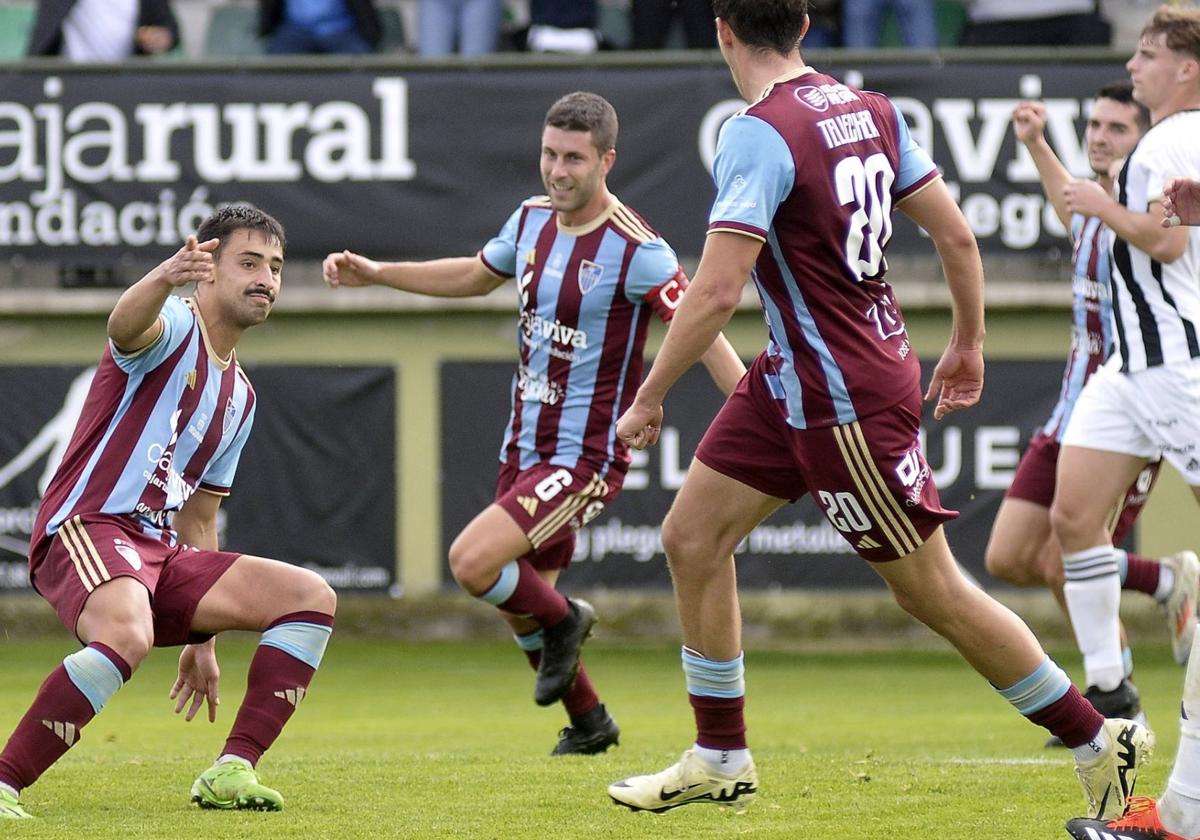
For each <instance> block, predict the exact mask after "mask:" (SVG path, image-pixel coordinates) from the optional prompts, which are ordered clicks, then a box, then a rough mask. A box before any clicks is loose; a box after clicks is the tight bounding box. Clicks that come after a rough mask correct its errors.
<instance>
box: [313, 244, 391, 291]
mask: <svg viewBox="0 0 1200 840" xmlns="http://www.w3.org/2000/svg"><path fill="white" fill-rule="evenodd" d="M321 274H322V275H323V276H324V278H325V282H326V283H328V284H329V285H330V286H332V287H334V288H336V287H338V286H370V285H371V284H372V283H374V282H375V278H377V277H378V276H379V263H377V262H375V260H372V259H368V258H366V257H364V256H362V255H361V254H356V253H354V252H353V251H339V252H335V253H332V254H330V255H329V256H327V257H326V258H325V261H324V262H323V263H322V264H321Z"/></svg>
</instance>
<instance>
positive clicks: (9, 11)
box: [0, 3, 34, 61]
mask: <svg viewBox="0 0 1200 840" xmlns="http://www.w3.org/2000/svg"><path fill="white" fill-rule="evenodd" d="M33 17H34V5H33V3H15V4H0V61H16V60H18V59H21V58H24V57H25V50H26V48H27V47H28V46H29V30H31V29H32V28H33Z"/></svg>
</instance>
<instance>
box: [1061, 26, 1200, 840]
mask: <svg viewBox="0 0 1200 840" xmlns="http://www.w3.org/2000/svg"><path fill="white" fill-rule="evenodd" d="M1126 67H1127V68H1128V70H1129V72H1130V76H1131V78H1132V81H1133V87H1134V97H1135V98H1136V99H1137V100H1138V101H1139V102H1141V103H1142V104H1144V105H1145V106H1146V107H1147V108H1148V109H1149V110H1150V119H1151V128H1150V130H1149V131H1148V132H1147V133H1146V135H1145V137H1144V138H1143V139H1142V141H1141V142H1140V143H1139V144H1138V146H1137V148H1135V149H1134V151H1133V153H1132V154H1131V155H1130V157H1129V160H1128V161H1127V162H1126V164H1125V166H1124V167H1123V168H1122V170H1121V172H1120V175H1119V176H1118V178H1117V188H1116V193H1117V194H1116V197H1115V198H1114V197H1113V196H1110V195H1108V194H1106V193H1105V192H1104V191H1103V190H1100V189H1099V188H1097V187H1095V185H1092V184H1088V183H1084V182H1075V183H1073V184H1070V185H1068V187H1067V188H1066V192H1065V197H1066V200H1067V203H1068V206H1069V207H1070V208H1071V209H1072V210H1074V211H1076V212H1080V213H1084V214H1086V215H1093V216H1098V217H1100V218H1101V219H1102V220H1103V221H1104V223H1105V224H1106V225H1108V227H1109V228H1110V229H1111V230H1112V231H1113V233H1114V239H1113V244H1112V259H1113V272H1112V296H1113V304H1114V314H1113V320H1114V327H1115V332H1116V337H1117V342H1116V350H1115V351H1114V353H1113V356H1112V357H1111V358H1110V359H1109V360H1108V362H1106V363H1105V365H1104V367H1103V368H1101V369H1100V370H1099V371H1098V372H1097V373H1096V374H1095V375H1094V376H1093V377H1092V378H1091V379H1090V380H1089V381H1088V384H1087V386H1085V388H1084V390H1083V393H1082V394H1081V395H1080V398H1079V402H1078V403H1077V405H1076V408H1075V412H1074V414H1073V415H1072V417H1071V421H1070V424H1069V425H1068V427H1067V432H1066V435H1065V437H1064V439H1063V449H1062V453H1061V454H1060V456H1059V463H1058V489H1057V493H1056V496H1055V499H1054V503H1053V506H1052V508H1051V518H1052V521H1053V523H1054V530H1055V534H1056V535H1057V537H1058V540H1059V543H1060V545H1061V546H1062V550H1063V563H1064V570H1065V577H1066V584H1065V586H1064V593H1065V594H1066V598H1067V606H1068V609H1069V611H1070V613H1071V621H1072V624H1073V625H1074V627H1075V635H1076V639H1077V640H1078V642H1079V646H1080V649H1081V651H1082V652H1083V656H1084V668H1085V671H1086V672H1087V682H1088V683H1089V685H1092V686H1096V687H1097V688H1098V689H1099V690H1101V691H1115V690H1119V689H1120V687H1121V683H1122V668H1121V652H1120V644H1119V641H1118V630H1117V627H1118V620H1117V611H1118V608H1119V604H1120V584H1119V580H1118V576H1117V562H1116V559H1115V557H1114V555H1113V549H1112V547H1111V545H1109V544H1108V543H1107V542H1106V532H1105V530H1104V525H1105V520H1106V516H1107V514H1108V512H1109V510H1110V509H1111V507H1112V505H1113V504H1114V503H1115V502H1116V501H1117V500H1118V499H1119V497H1120V494H1121V493H1122V492H1123V491H1124V488H1125V487H1127V486H1128V483H1129V482H1130V481H1131V480H1132V479H1133V477H1134V476H1136V475H1137V473H1138V471H1139V470H1141V469H1142V468H1143V467H1144V466H1145V465H1146V464H1147V463H1148V462H1149V461H1150V460H1152V459H1153V458H1155V457H1159V456H1161V457H1163V458H1164V459H1165V460H1167V461H1168V462H1169V463H1170V464H1171V465H1172V466H1174V467H1175V468H1176V469H1177V470H1179V472H1180V473H1181V474H1182V475H1183V477H1184V480H1185V481H1187V483H1188V484H1189V485H1190V486H1191V488H1192V492H1193V493H1194V494H1195V495H1196V496H1197V499H1198V500H1200V229H1198V228H1191V227H1184V226H1181V225H1179V224H1170V220H1169V219H1168V215H1169V214H1168V213H1167V212H1166V210H1165V209H1164V207H1163V206H1162V204H1161V201H1160V200H1161V198H1162V197H1163V193H1164V188H1165V187H1166V185H1167V184H1168V183H1169V182H1170V181H1171V180H1172V179H1173V178H1174V177H1185V178H1190V179H1200V144H1198V143H1197V137H1200V10H1197V9H1184V8H1170V7H1166V6H1163V7H1160V8H1159V9H1158V11H1156V12H1155V14H1154V16H1153V17H1152V18H1151V20H1150V22H1149V23H1148V24H1147V26H1146V27H1145V29H1143V31H1142V36H1141V40H1140V42H1139V44H1138V48H1137V52H1136V53H1135V54H1134V56H1133V58H1132V59H1130V61H1129V63H1128V64H1127V65H1126ZM1164 220H1167V222H1168V223H1167V224H1165V225H1164ZM1194 649H1195V647H1194V645H1193V650H1194ZM1192 659H1193V660H1194V659H1195V656H1193V657H1192ZM1196 670H1197V663H1196V662H1194V661H1193V662H1192V663H1191V666H1190V668H1189V685H1191V684H1192V683H1195V682H1197V679H1196V675H1194V674H1192V673H1191V672H1192V671H1196ZM1196 699H1200V698H1196ZM1184 705H1185V708H1186V707H1187V706H1188V698H1187V696H1186V695H1185V703H1184ZM1144 804H1145V803H1142V804H1141V805H1139V808H1138V809H1135V810H1136V813H1133V812H1131V814H1130V815H1129V820H1130V821H1131V822H1133V823H1136V825H1121V826H1119V827H1120V829H1121V831H1122V833H1123V834H1128V835H1129V836H1131V837H1134V836H1136V837H1142V836H1145V837H1150V836H1155V837H1160V836H1161V837H1168V838H1190V837H1196V836H1198V835H1200V727H1197V726H1195V724H1194V717H1193V719H1192V720H1188V719H1186V718H1185V720H1184V722H1183V727H1182V739H1181V743H1180V760H1179V762H1177V764H1176V768H1175V771H1174V772H1173V774H1172V776H1171V781H1170V783H1169V785H1168V794H1167V796H1166V797H1165V798H1164V802H1163V807H1162V815H1161V816H1162V818H1164V819H1166V820H1167V822H1169V823H1170V829H1169V831H1170V832H1174V833H1162V834H1153V835H1152V834H1132V833H1130V832H1131V830H1132V829H1135V828H1137V829H1140V828H1142V827H1143V824H1145V825H1146V826H1152V823H1153V822H1157V821H1158V820H1159V818H1160V817H1159V812H1158V810H1156V809H1154V808H1148V807H1143V805H1144ZM1152 827H1153V828H1154V830H1158V828H1160V827H1161V826H1152ZM1147 830H1149V829H1147ZM1165 831H1167V830H1166V829H1164V832H1165ZM1075 836H1086V835H1078V834H1077V835H1075Z"/></svg>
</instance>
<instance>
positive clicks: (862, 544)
mask: <svg viewBox="0 0 1200 840" xmlns="http://www.w3.org/2000/svg"><path fill="white" fill-rule="evenodd" d="M854 547H855V548H857V549H858V550H859V551H866V550H867V549H870V548H880V547H881V546H880V545H879V543H877V542H875V540H873V539H871V537H870V536H866V537H863V538H862V539H861V540H859V541H858V542H856V543H855V544H854Z"/></svg>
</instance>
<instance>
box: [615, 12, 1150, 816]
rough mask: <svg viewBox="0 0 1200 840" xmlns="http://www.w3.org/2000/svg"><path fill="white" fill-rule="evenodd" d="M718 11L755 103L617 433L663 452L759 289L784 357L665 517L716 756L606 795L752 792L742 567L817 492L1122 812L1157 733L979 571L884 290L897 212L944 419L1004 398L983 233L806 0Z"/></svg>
mask: <svg viewBox="0 0 1200 840" xmlns="http://www.w3.org/2000/svg"><path fill="white" fill-rule="evenodd" d="M713 11H714V13H715V14H716V16H717V21H716V27H717V42H718V44H719V45H720V47H721V53H722V55H723V56H724V57H725V60H726V63H727V64H728V65H729V68H730V70H731V72H732V75H733V79H734V82H735V83H736V84H737V86H738V90H739V92H740V93H741V94H742V96H743V97H744V98H745V99H746V100H747V101H748V102H749V103H751V104H750V105H749V106H748V108H747V109H746V110H744V111H742V112H740V113H739V114H737V115H735V116H733V117H731V118H730V119H729V120H728V121H727V122H726V123H725V124H724V126H723V127H722V128H721V132H720V135H719V138H718V141H717V152H716V158H715V163H714V167H713V175H714V178H715V180H716V183H717V197H716V201H715V203H714V205H713V209H712V212H711V214H710V216H709V228H708V237H707V240H706V242H705V246H704V252H703V255H702V257H701V260H700V267H699V268H698V269H697V272H696V278H695V280H694V282H693V284H692V291H691V292H690V293H689V295H688V297H687V298H686V299H685V300H684V301H683V303H682V304H681V305H680V307H679V310H678V311H677V312H676V314H675V319H674V320H673V321H672V324H671V327H670V329H669V330H668V332H667V338H666V341H665V342H664V344H663V347H662V350H661V351H660V352H659V354H658V356H657V357H656V359H655V362H654V365H653V367H652V368H651V370H650V373H649V375H648V376H647V377H646V381H645V382H643V383H642V386H641V388H640V389H639V390H638V393H637V397H636V398H635V400H634V403H633V405H632V406H631V407H630V408H629V410H628V411H627V412H626V413H625V415H624V416H622V418H621V419H620V421H619V422H618V424H617V434H618V436H619V437H621V438H622V439H624V440H626V441H628V442H629V443H630V444H631V445H634V446H639V447H640V446H644V445H648V444H652V443H654V442H655V441H656V440H657V438H658V435H659V433H660V429H661V425H662V419H663V414H662V411H663V410H662V402H663V398H664V396H665V395H666V393H667V391H668V390H669V389H670V387H671V386H672V385H673V384H674V382H675V381H676V380H677V379H678V377H679V376H680V374H681V373H682V372H683V371H684V370H685V369H686V368H687V367H688V366H689V365H691V364H692V362H693V360H694V359H695V358H696V357H697V356H698V355H699V353H700V352H702V351H703V349H704V348H705V347H706V346H707V345H708V344H709V343H710V342H711V341H712V338H713V336H715V335H717V334H718V331H719V330H720V329H721V327H722V326H724V324H725V323H726V322H727V321H728V319H729V317H730V315H731V314H732V312H733V311H734V308H735V307H736V305H737V302H738V300H740V298H741V294H742V289H743V286H744V285H745V283H746V281H747V279H748V278H751V277H753V279H754V282H755V284H756V286H757V287H758V291H759V296H760V298H761V300H762V302H763V306H764V309H765V310H766V316H767V322H768V327H769V342H768V345H767V349H766V350H765V351H764V352H763V353H762V354H760V355H759V357H758V358H757V359H756V360H755V361H754V363H753V364H752V365H751V368H750V372H749V373H748V374H747V375H746V377H744V378H743V379H742V381H741V382H740V383H739V385H738V387H737V389H736V390H735V391H734V393H733V395H732V396H730V398H729V399H728V401H726V403H725V405H724V407H723V408H722V409H721V411H720V413H719V414H718V415H717V418H716V419H715V420H714V421H713V423H712V425H711V426H710V427H709V429H708V432H707V433H706V434H705V436H704V438H703V439H702V440H701V442H700V445H699V447H698V448H697V450H696V457H695V459H694V460H693V462H692V464H691V467H690V468H689V470H688V473H687V478H686V479H685V480H684V484H683V486H682V487H681V488H680V490H679V493H678V494H677V496H676V498H675V503H674V505H673V506H672V508H671V512H670V513H669V514H668V516H667V519H666V521H665V522H664V523H663V544H664V546H665V547H666V551H667V558H668V561H669V562H670V565H671V573H672V580H673V582H674V585H675V595H676V603H677V604H678V606H679V614H680V623H681V626H682V628H683V636H684V638H683V642H684V645H683V651H682V660H683V672H684V676H685V680H686V684H687V691H688V700H689V702H690V704H691V707H692V711H693V714H694V717H695V721H696V740H695V743H694V744H693V746H692V747H691V748H689V749H687V750H686V751H685V752H684V753H683V756H682V758H681V759H680V760H679V761H678V762H677V763H675V764H674V765H672V766H670V767H668V768H666V769H665V770H662V771H660V772H658V773H652V774H649V775H644V776H634V777H632V778H628V779H624V780H622V781H618V782H615V783H613V784H612V785H610V786H609V788H608V793H609V796H610V797H611V798H612V799H613V800H614V801H615V802H616V803H617V804H620V805H625V806H627V807H629V808H631V809H634V810H648V811H665V810H668V809H671V808H676V807H678V806H681V805H689V804H693V803H709V804H712V803H715V804H722V805H730V806H734V807H736V808H744V807H745V806H747V805H748V804H749V803H750V802H751V801H752V800H753V799H754V797H755V795H756V793H757V790H758V773H757V770H756V768H755V764H754V761H753V759H752V758H751V756H750V751H749V749H748V746H747V741H746V725H745V718H744V707H745V700H746V686H745V668H744V664H743V655H742V640H741V631H740V622H741V617H740V612H739V607H738V600H737V582H736V575H735V564H734V559H733V551H734V548H735V546H737V545H738V543H739V542H740V541H741V540H742V538H743V537H745V536H746V535H747V534H748V533H749V532H750V531H751V530H752V529H753V528H754V527H755V526H756V525H757V524H758V523H759V522H760V521H761V520H762V519H763V518H765V517H766V516H768V515H769V514H770V513H772V512H773V511H775V510H777V509H778V508H780V507H781V506H783V505H785V504H787V503H788V501H789V500H795V499H797V498H799V497H801V496H804V495H811V496H812V497H813V498H814V500H815V501H816V502H817V504H818V505H819V506H820V507H821V508H822V510H823V511H824V512H825V514H826V516H827V517H828V518H829V520H830V522H831V523H832V524H833V525H834V527H836V528H837V529H838V530H839V531H840V532H841V533H842V535H843V537H844V538H845V539H846V540H847V541H848V542H849V543H850V544H851V545H852V546H853V547H854V549H855V550H856V551H857V553H858V554H859V556H861V557H863V558H864V559H865V560H867V561H869V562H870V563H871V566H872V568H874V569H875V571H876V572H878V573H879V575H880V576H881V577H882V578H883V579H884V580H885V581H886V582H887V584H888V586H889V588H890V589H891V591H892V593H893V595H894V596H895V598H896V600H897V602H898V603H899V604H900V605H901V606H902V607H903V608H904V609H906V610H907V611H908V612H910V613H911V614H912V615H913V616H915V617H916V618H918V619H919V620H921V621H922V622H924V623H925V624H926V625H928V626H929V627H930V628H931V629H933V630H935V631H936V632H938V633H940V634H941V635H942V636H944V637H945V638H946V639H947V640H948V641H950V642H951V643H952V644H953V645H954V646H955V647H956V648H957V649H958V651H959V652H960V653H961V654H962V655H963V657H964V658H965V659H966V660H967V661H968V662H969V663H970V664H971V665H972V666H974V668H975V669H976V670H977V671H979V672H980V674H981V675H983V676H984V677H985V678H986V679H987V680H988V681H989V682H990V683H991V684H992V685H993V686H995V687H996V688H997V689H998V691H999V693H1000V695H1001V696H1002V697H1003V698H1004V699H1006V700H1007V701H1009V702H1010V703H1011V704H1012V705H1013V706H1015V707H1016V709H1017V710H1018V711H1019V712H1020V713H1021V714H1023V715H1025V716H1026V717H1028V718H1029V719H1030V720H1031V721H1033V722H1034V723H1037V724H1039V725H1041V726H1044V727H1046V728H1047V729H1048V730H1050V732H1051V734H1054V735H1057V736H1058V737H1059V738H1061V739H1062V741H1063V743H1064V744H1065V745H1066V746H1067V747H1069V748H1070V749H1071V751H1072V752H1073V753H1074V755H1075V759H1076V762H1077V768H1076V769H1077V771H1078V775H1079V778H1080V780H1081V781H1082V783H1083V787H1084V792H1085V794H1086V797H1087V800H1088V807H1089V812H1090V813H1091V814H1093V815H1102V816H1111V815H1113V814H1115V813H1119V810H1120V808H1121V807H1123V806H1122V805H1121V800H1123V798H1124V796H1125V795H1127V794H1128V793H1129V792H1130V791H1131V789H1132V785H1133V782H1134V780H1135V778H1136V776H1137V768H1138V765H1139V764H1141V763H1142V762H1144V760H1145V758H1146V755H1147V753H1148V751H1149V749H1150V748H1151V746H1152V736H1151V734H1150V733H1149V732H1148V731H1147V730H1146V728H1145V727H1143V726H1141V725H1139V724H1137V723H1134V722H1131V721H1127V720H1109V721H1106V720H1105V719H1104V717H1103V716H1101V715H1100V713H1099V712H1097V711H1096V710H1095V709H1094V708H1093V707H1092V706H1091V704H1090V703H1088V702H1087V700H1085V699H1084V697H1083V695H1082V694H1081V693H1080V692H1079V690H1078V689H1076V688H1075V687H1074V686H1073V685H1071V681H1070V680H1069V679H1068V678H1067V675H1066V674H1065V673H1064V672H1063V670H1062V669H1061V668H1059V667H1058V666H1057V665H1055V664H1054V662H1052V661H1051V660H1050V658H1049V657H1048V656H1046V654H1045V652H1044V651H1043V650H1042V648H1041V646H1040V645H1039V644H1038V641H1037V639H1036V638H1034V636H1033V634H1032V633H1031V632H1030V630H1029V628H1027V627H1026V626H1025V624H1024V623H1023V622H1022V621H1021V620H1020V619H1019V618H1018V617H1017V616H1016V615H1014V614H1013V613H1012V612H1011V611H1010V610H1008V609H1007V608H1005V607H1004V606H1002V605H1001V604H999V603H997V602H996V601H995V600H994V599H992V598H991V597H990V596H988V595H987V594H986V593H985V592H984V591H983V590H981V589H979V588H978V587H976V586H975V585H974V584H972V583H971V582H970V581H968V580H967V579H966V578H965V577H964V576H963V574H962V572H961V571H960V570H959V567H958V565H957V564H956V563H955V561H954V558H953V556H952V555H951V553H950V549H949V547H948V545H947V543H946V538H945V535H944V533H943V529H942V523H944V522H946V521H948V520H949V519H952V518H953V517H954V516H955V514H954V513H953V512H952V511H948V510H946V509H944V508H943V507H942V506H941V503H940V501H939V499H938V493H937V488H936V487H935V486H934V483H933V477H932V474H931V471H930V469H929V466H928V464H927V463H926V461H925V457H924V454H923V453H922V451H921V446H920V442H919V437H918V435H919V432H920V428H919V426H920V417H921V383H920V366H919V365H918V363H917V360H916V358H915V353H914V352H913V349H912V345H911V344H910V342H909V337H908V334H907V331H906V329H905V326H904V319H903V316H902V314H901V312H900V309H899V307H898V305H897V304H896V300H895V297H894V296H893V294H892V290H891V287H890V286H889V285H888V284H887V283H886V282H885V280H884V274H885V272H886V270H887V265H886V262H885V261H884V249H885V248H886V246H887V243H888V240H889V238H890V235H891V232H892V218H891V213H892V208H893V206H894V207H896V208H898V209H900V210H901V211H902V212H903V213H904V214H905V215H906V216H908V217H909V218H910V219H912V220H913V221H914V222H916V223H917V224H918V225H920V226H921V227H922V228H924V229H925V230H926V231H927V232H928V233H929V236H930V238H931V239H932V241H933V244H934V246H935V247H936V248H937V252H938V255H939V257H940V258H941V261H942V265H943V269H944V272H945V275H946V281H947V283H948V285H949V288H950V294H951V298H952V301H953V322H952V329H951V333H950V341H949V344H948V346H947V348H946V350H945V351H944V352H943V354H942V357H941V359H940V361H939V362H938V364H937V366H936V367H935V368H934V372H933V377H932V381H931V382H930V385H929V388H928V390H927V391H926V397H927V398H929V399H933V398H936V399H937V404H936V407H935V409H934V417H935V418H937V419H941V418H942V417H944V416H945V415H946V414H947V413H948V412H951V411H955V410H958V409H963V408H967V407H969V406H971V405H973V404H975V403H976V402H977V401H978V399H979V396H980V393H981V391H982V387H983V349H982V345H983V337H984V323H983V269H982V265H981V263H980V258H979V251H978V248H977V246H976V243H975V237H974V235H973V234H972V233H971V229H970V227H969V226H968V224H967V222H966V219H964V218H963V215H962V213H961V212H960V211H959V209H958V207H957V205H955V203H954V200H953V198H952V197H951V195H950V191H949V190H948V189H947V187H946V185H945V184H944V183H943V182H942V180H941V178H940V176H939V174H938V170H937V168H936V167H935V166H934V164H933V162H932V161H931V160H930V158H929V156H928V155H927V154H926V153H925V152H924V151H922V150H921V148H920V147H919V146H917V145H916V143H915V142H914V141H913V139H912V137H911V136H910V134H909V131H908V127H907V125H906V124H905V121H904V117H903V116H902V115H901V114H900V112H899V111H898V110H897V109H896V106H895V105H894V104H893V103H892V102H891V101H889V100H888V99H887V98H886V97H885V96H883V95H881V94H878V93H869V92H866V91H860V90H856V89H854V88H851V87H848V86H847V85H844V84H841V83H840V82H838V81H837V80H836V79H834V78H832V77H830V76H827V75H824V74H822V73H820V72H818V71H816V70H813V69H812V68H811V67H808V66H807V65H805V63H804V60H803V58H802V57H801V54H800V50H799V44H800V40H801V38H802V37H803V35H804V33H805V31H806V29H807V26H808V16H807V3H806V2H805V0H714V2H713ZM1126 485H1128V481H1127V482H1126Z"/></svg>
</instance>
